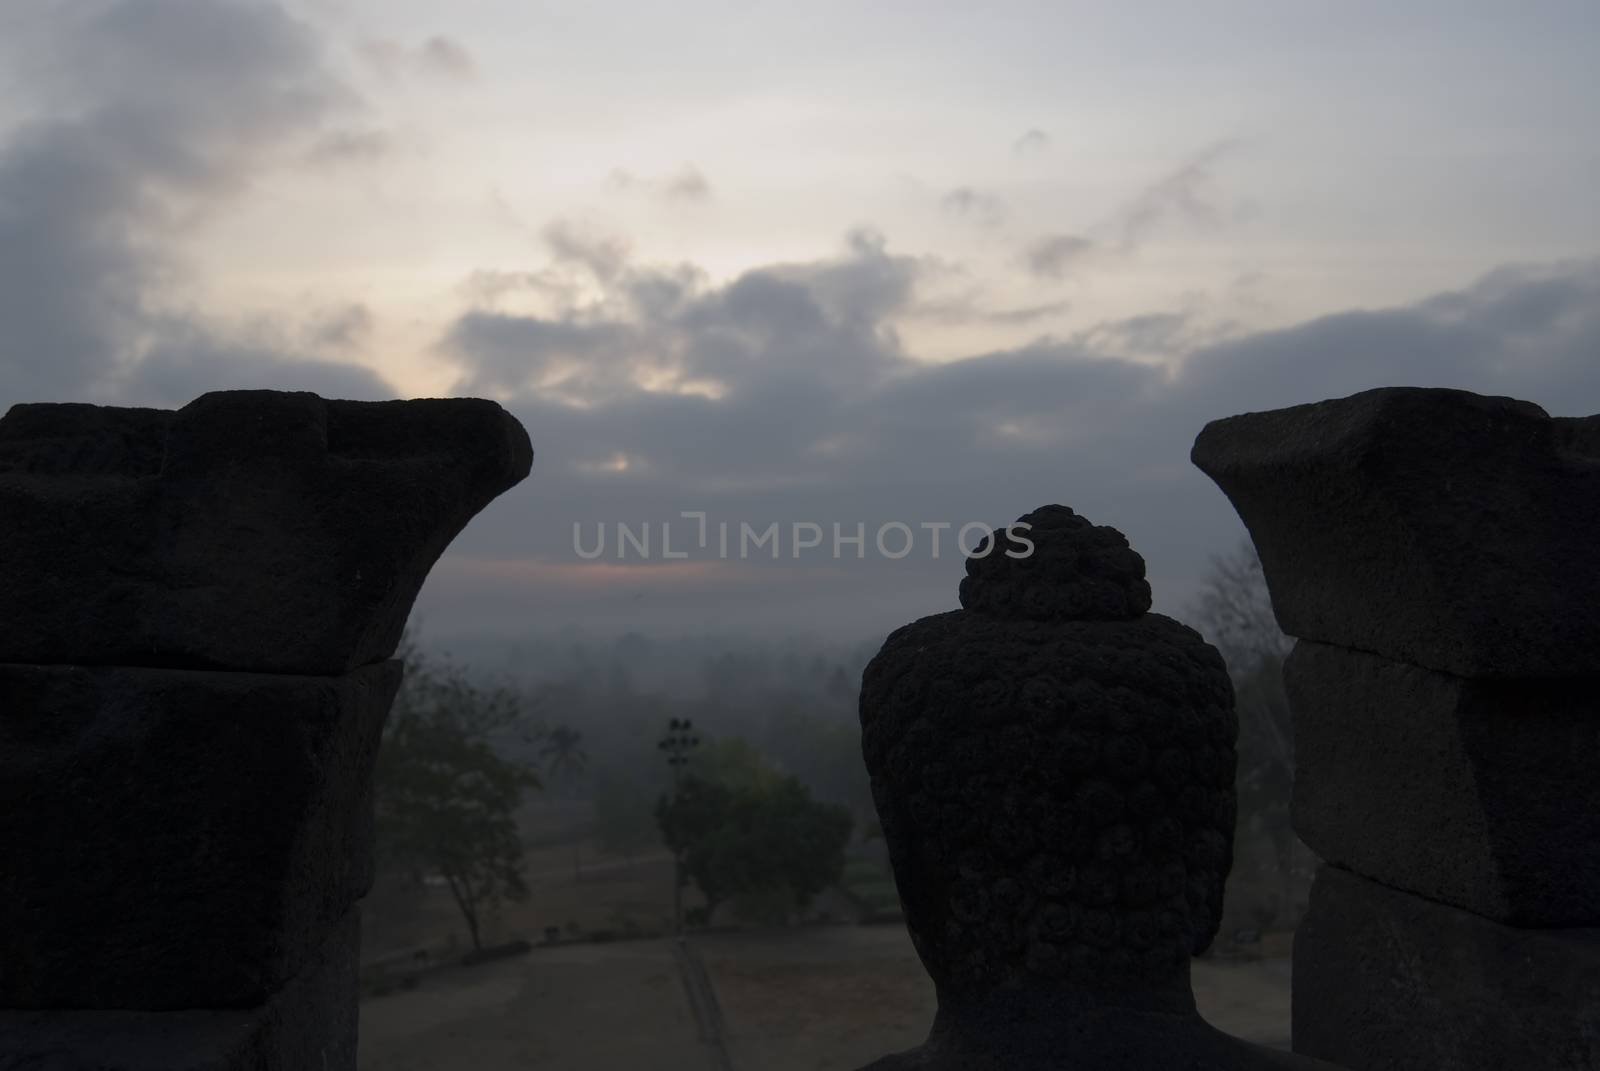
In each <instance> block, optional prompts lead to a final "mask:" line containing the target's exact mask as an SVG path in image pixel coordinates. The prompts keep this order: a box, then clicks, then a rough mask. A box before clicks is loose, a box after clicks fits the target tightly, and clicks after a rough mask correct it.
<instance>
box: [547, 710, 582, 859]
mask: <svg viewBox="0 0 1600 1071" xmlns="http://www.w3.org/2000/svg"><path fill="white" fill-rule="evenodd" d="M582 745H583V734H582V733H580V732H578V730H576V729H573V728H571V727H570V726H566V725H558V726H556V727H555V728H554V729H551V730H550V731H548V732H547V733H545V734H544V742H543V743H542V744H541V745H540V747H539V757H540V758H541V759H543V760H544V761H545V762H546V763H547V765H546V767H545V772H546V775H547V776H548V777H549V778H550V779H551V780H552V781H554V780H555V779H556V778H558V777H561V778H564V779H567V780H571V779H572V778H574V777H576V776H578V775H579V774H581V773H583V771H584V769H585V767H586V766H587V765H588V762H589V756H588V754H587V753H586V752H585V751H584V750H583V747H582ZM583 836H584V831H583V830H581V829H580V830H579V832H578V836H577V838H576V839H574V840H573V842H572V876H573V878H574V879H577V878H580V877H582V876H583V860H582V856H581V855H580V854H579V853H580V852H581V851H582V849H583Z"/></svg>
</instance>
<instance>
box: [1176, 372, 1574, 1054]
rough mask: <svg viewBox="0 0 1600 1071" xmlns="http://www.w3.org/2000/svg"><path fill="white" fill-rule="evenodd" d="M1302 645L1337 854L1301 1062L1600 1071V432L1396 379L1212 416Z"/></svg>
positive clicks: (1209, 432)
mask: <svg viewBox="0 0 1600 1071" xmlns="http://www.w3.org/2000/svg"><path fill="white" fill-rule="evenodd" d="M1193 460H1194V462H1195V464H1197V465H1198V466H1199V467H1200V468H1201V469H1202V470H1203V471H1205V472H1206V474H1207V475H1209V476H1210V477H1211V478H1212V479H1213V480H1215V481H1216V482H1217V484H1218V485H1219V486H1220V487H1221V488H1222V490H1223V491H1224V492H1225V493H1226V494H1227V495H1228V497H1229V498H1230V499H1231V500H1232V502H1233V504H1234V506H1235V508H1236V509H1237V510H1238V512H1239V515H1240V516H1241V517H1242V518H1243V520H1244V522H1245V524H1246V526H1247V527H1248V528H1249V530H1250V533H1251V536H1252V538H1253V539H1254V541H1255V544H1256V547H1257V549H1258V551H1259V552H1260V555H1261V561H1262V564H1263V567H1264V570H1265V573H1266V578H1267V583H1268V586H1269V588H1270V591H1271V594H1272V600H1273V606H1274V609H1275V610H1276V613H1277V616H1278V620H1279V623H1280V625H1281V626H1282V627H1283V629H1284V630H1285V631H1286V632H1288V633H1289V634H1290V635H1292V636H1295V637H1297V638H1298V642H1297V644H1296V646H1295V649H1294V652H1293V653H1292V654H1291V656H1290V658H1289V660H1288V663H1287V665H1286V667H1285V685H1286V687H1287V690H1288V693H1289V698H1290V703H1291V706H1292V708H1293V711H1294V719H1295V761H1296V784H1295V789H1294V800H1293V813H1294V822H1295V827H1296V830H1297V831H1298V832H1299V834H1300V836H1301V838H1302V839H1303V840H1304V841H1305V842H1306V844H1307V845H1309V846H1310V847H1311V848H1312V849H1313V850H1314V851H1316V852H1317V853H1318V855H1319V856H1320V857H1321V858H1322V859H1323V861H1324V864H1325V865H1324V868H1323V870H1322V872H1321V873H1320V874H1319V876H1318V879H1317V882H1316V886H1315V888H1314V891H1313V894H1312V901H1311V907H1310V911H1309V914H1308V916H1307V918H1306V920H1305V921H1304V922H1303V923H1302V925H1301V929H1300V931H1299V933H1298V935H1297V939H1296V946H1295V964H1294V1046H1295V1050H1296V1051H1297V1052H1301V1053H1306V1054H1310V1055H1314V1056H1319V1057H1322V1058H1325V1059H1328V1060H1332V1061H1334V1062H1337V1063H1339V1064H1342V1065H1344V1066H1347V1067H1349V1068H1352V1069H1358V1071H1378V1069H1391V1068H1392V1069H1396V1071H1398V1069H1402V1068H1403V1069H1415V1068H1451V1069H1460V1071H1479V1069H1482V1071H1491V1069H1493V1071H1499V1069H1503V1068H1508V1067H1515V1068H1519V1069H1523V1071H1556V1069H1561V1071H1578V1069H1592V1068H1595V1067H1600V851H1597V847H1600V778H1597V777H1596V775H1595V770H1596V768H1597V764H1600V698H1597V697H1600V417H1588V418H1583V419H1553V418H1551V417H1549V416H1547V415H1546V414H1545V412H1544V411H1543V410H1542V409H1540V408H1539V407H1537V406H1535V405H1532V404H1531V403H1528V402H1522V401H1516V400H1513V399H1509V398H1489V397H1481V396H1478V395H1474V394H1469V393H1466V392H1462V391H1451V390H1424V389H1415V388H1391V389H1383V390H1374V391H1367V392H1365V393H1362V394H1357V395H1354V396H1352V397H1349V398H1344V399H1339V400H1336V401H1328V402H1321V403H1317V404H1314V405H1304V406H1296V407H1293V408H1290V409H1282V410H1276V411H1273V412H1268V413H1252V414H1246V415H1243V416H1238V417H1232V418H1228V419H1225V420H1219V421H1216V422H1213V423H1212V424H1210V425H1208V426H1207V427H1206V428H1205V430H1204V431H1202V432H1201V434H1200V436H1199V438H1198V439H1197V441H1196V443H1195V447H1194V452H1193Z"/></svg>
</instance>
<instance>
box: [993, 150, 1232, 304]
mask: <svg viewBox="0 0 1600 1071" xmlns="http://www.w3.org/2000/svg"><path fill="white" fill-rule="evenodd" d="M1237 146H1238V143H1237V142H1235V141H1232V140H1224V141H1217V142H1214V143H1212V144H1211V145H1208V146H1207V147H1206V148H1204V149H1202V150H1201V151H1200V152H1199V153H1197V154H1195V155H1194V156H1193V157H1192V158H1190V159H1189V160H1187V161H1185V162H1184V163H1183V164H1182V165H1181V166H1179V167H1178V168H1177V169H1176V170H1174V171H1172V172H1170V173H1169V174H1166V175H1163V176H1162V177H1161V178H1160V179H1158V180H1157V181H1155V182H1153V183H1151V184H1150V185H1149V186H1147V187H1145V188H1144V189H1142V190H1140V191H1139V192H1138V193H1137V194H1135V195H1134V197H1133V198H1132V199H1131V200H1130V201H1129V202H1128V203H1127V204H1126V205H1125V206H1124V207H1123V209H1122V210H1121V211H1120V212H1118V213H1117V214H1116V216H1115V217H1114V218H1113V219H1112V220H1111V221H1110V222H1109V223H1108V224H1107V225H1105V226H1102V227H1099V228H1095V230H1096V231H1097V232H1110V233H1112V234H1114V235H1115V236H1116V237H1115V240H1112V239H1110V238H1105V239H1103V240H1096V239H1094V238H1090V237H1087V236H1085V235H1082V234H1047V235H1044V236H1042V237H1039V238H1035V239H1034V240H1032V241H1031V242H1029V243H1028V244H1027V245H1026V246H1024V247H1023V250H1022V253H1021V258H1020V259H1021V263H1022V264H1023V266H1024V267H1025V268H1026V269H1027V270H1028V271H1029V272H1030V273H1031V274H1032V275H1034V276H1035V277H1036V278H1040V279H1064V278H1066V277H1067V276H1068V275H1071V274H1073V273H1074V272H1076V271H1078V270H1080V269H1081V268H1082V267H1083V266H1084V265H1085V264H1086V263H1087V262H1088V261H1089V260H1090V259H1091V258H1094V259H1097V260H1106V259H1115V258H1119V257H1129V256H1132V255H1133V254H1135V253H1136V252H1138V250H1139V249H1140V248H1141V247H1142V246H1143V245H1144V244H1145V243H1146V242H1147V241H1148V240H1149V239H1150V238H1151V236H1152V235H1153V234H1155V233H1156V232H1157V231H1158V230H1159V229H1160V228H1162V227H1163V226H1165V225H1167V224H1168V223H1170V222H1173V221H1177V222H1181V223H1186V224H1190V225H1199V226H1215V225H1217V224H1219V223H1221V222H1223V221H1224V220H1225V219H1226V218H1227V216H1228V212H1227V210H1226V209H1225V208H1224V206H1223V204H1222V195H1221V193H1220V191H1219V190H1218V189H1217V185H1216V176H1215V165H1216V163H1217V161H1218V160H1220V159H1222V158H1223V157H1225V156H1226V155H1228V154H1229V153H1231V152H1233V151H1234V150H1235V149H1236V148H1237Z"/></svg>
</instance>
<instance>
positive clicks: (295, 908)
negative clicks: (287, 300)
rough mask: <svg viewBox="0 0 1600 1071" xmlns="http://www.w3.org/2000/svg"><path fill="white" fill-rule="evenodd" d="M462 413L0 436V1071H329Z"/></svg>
mask: <svg viewBox="0 0 1600 1071" xmlns="http://www.w3.org/2000/svg"><path fill="white" fill-rule="evenodd" d="M532 456H533V455H532V449H531V448H530V446H529V445H528V439H527V435H526V433H525V432H524V431H523V429H522V427H521V425H519V424H518V423H517V422H516V421H515V420H514V419H513V418H512V417H510V416H509V415H508V414H507V413H505V412H504V411H503V410H502V409H501V408H500V407H499V406H497V405H495V404H494V403H492V402H484V401H474V400H431V401H411V402H379V403H367V402H337V401H324V400H323V399H321V398H318V397H317V396H315V395H312V394H288V393H279V392H273V391H236V392H226V393H216V394H207V395H204V396H203V397H201V398H199V399H197V400H196V401H194V402H192V403H190V404H189V405H187V406H185V407H184V408H182V409H180V410H177V411H176V412H170V411H164V410H151V409H114V408H100V407H96V406H88V405H44V404H40V405H18V406H15V407H13V408H12V409H11V410H10V411H9V412H8V413H7V414H6V415H5V417H4V419H0V1067H28V1068H32V1067H40V1068H50V1069H52V1071H54V1069H63V1071H65V1069H77V1068H84V1069H88V1068H94V1069H96V1071H145V1069H149V1071H156V1069H161V1071H201V1069H205V1071H235V1069H246V1068H248V1069H250V1071H351V1069H353V1068H354V1067H355V1052H356V997H357V990H356V969H357V953H358V948H357V944H358V933H359V927H358V914H357V912H358V907H357V902H358V901H359V900H360V898H361V897H362V896H363V895H365V893H366V891H367V889H368V887H369V885H370V883H371V880H372V865H371V849H372V844H371V839H372V821H373V819H372V797H371V791H372V772H373V763H374V760H375V758H376V753H377V746H378V740H379V736H380V733H381V732H382V727H383V721H384V718H385V716H386V715H387V713H388V710H389V704H390V702H391V700H392V699H393V697H394V693H395V690H396V688H397V687H398V686H399V682H400V676H401V667H400V664H399V663H398V662H395V661H393V660H391V656H392V655H393V653H394V650H395V647H396V645H397V643H398V640H399V637H400V633H401V630H402V629H403V628H404V625H405V620H406V617H407V614H408V613H409V611H410V608H411V604H412V601H413V600H414V599H415V597H416V594H417V591H418V589H419V588H420V587H421V585H422V581H423V579H424V578H425V577H426V575H427V572H428V570H429V569H430V568H431V567H432V565H433V563H434V561H435V560H436V559H437V558H438V556H439V554H440V553H441V552H442V551H443V550H444V548H445V547H446V545H448V543H449V542H450V540H451V539H452V538H454V537H455V535H456V534H457V533H458V532H459V531H460V530H461V529H462V527H463V526H465V524H466V523H467V521H468V520H470V519H471V518H472V516H473V515H474V514H476V513H477V512H478V511H479V510H481V509H482V508H483V507H484V506H485V505H487V504H488V503H489V502H490V501H491V500H492V499H493V498H494V497H495V496H497V495H499V494H500V493H501V492H502V491H504V490H506V489H507V488H509V487H511V486H512V485H514V484H515V483H517V482H518V481H520V480H521V479H523V478H524V477H525V476H526V475H527V473H528V471H529V467H530V465H531V463H532Z"/></svg>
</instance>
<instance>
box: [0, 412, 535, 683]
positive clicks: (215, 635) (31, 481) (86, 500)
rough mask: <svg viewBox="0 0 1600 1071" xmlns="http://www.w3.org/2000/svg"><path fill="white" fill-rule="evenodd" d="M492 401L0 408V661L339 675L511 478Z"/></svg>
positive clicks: (504, 418)
mask: <svg viewBox="0 0 1600 1071" xmlns="http://www.w3.org/2000/svg"><path fill="white" fill-rule="evenodd" d="M532 457H533V451H532V448H531V447H530V446H529V444H528V437H527V434H526V432H524V431H523V429H522V426H521V425H520V424H518V423H517V421H516V420H515V419H513V418H512V417H511V416H510V415H509V414H507V413H506V412H505V411H504V410H503V409H501V408H500V407H499V406H498V405H496V404H494V403H493V402H488V401H479V400H474V399H444V400H423V401H404V402H344V401H324V400H323V399H321V398H319V397H317V396H316V395H314V394H305V393H282V392H277V391H226V392H219V393H214V394H207V395H203V396H202V397H200V398H199V399H197V400H196V401H194V402H192V403H190V404H189V405H186V406H184V407H183V408H182V409H179V410H177V411H176V412H167V411H161V410H151V409H112V408H102V407H98V406H89V405H49V404H36V405H17V406H13V407H12V409H11V410H10V411H9V412H8V413H7V414H6V415H5V417H4V419H0V547H3V548H4V552H5V561H4V567H3V569H0V661H6V662H27V663H35V664H52V663H74V664H88V665H142V666H178V667H188V668H226V669H243V670H257V671H263V672H275V673H311V674H329V675H333V674H339V673H344V672H347V671H349V670H351V669H354V668H356V667H358V666H362V665H367V664H370V663H373V662H377V661H381V660H382V659H385V658H388V657H389V656H390V655H392V654H393V653H394V650H395V647H396V645H397V643H398V641H399V637H400V632H401V630H402V629H403V627H404V625H405V619H406V615H407V613H408V612H409V610H410V608H411V604H412V602H413V600H414V599H415V598H416V594H417V591H418V589H419V588H420V587H421V584H422V581H423V579H424V577H425V576H426V575H427V572H428V570H429V569H430V568H431V567H432V565H433V563H434V561H435V560H437V558H438V556H439V555H440V553H442V552H443V550H444V548H445V547H446V545H448V544H449V542H450V540H451V539H453V538H454V537H455V536H456V534H457V533H458V532H459V531H460V530H461V529H462V527H463V526H465V525H466V523H467V521H468V520H470V519H471V518H472V516H473V515H474V514H475V513H477V512H478V511H479V510H481V509H482V508H483V507H484V506H485V505H486V504H487V503H488V502H489V501H490V500H491V499H493V498H494V497H495V496H496V495H498V494H500V493H501V492H502V491H504V490H506V489H507V488H508V487H510V486H512V485H513V484H515V483H517V482H518V481H519V480H521V479H522V478H523V477H524V476H526V475H527V474H528V471H529V467H530V465H531V463H532Z"/></svg>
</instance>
